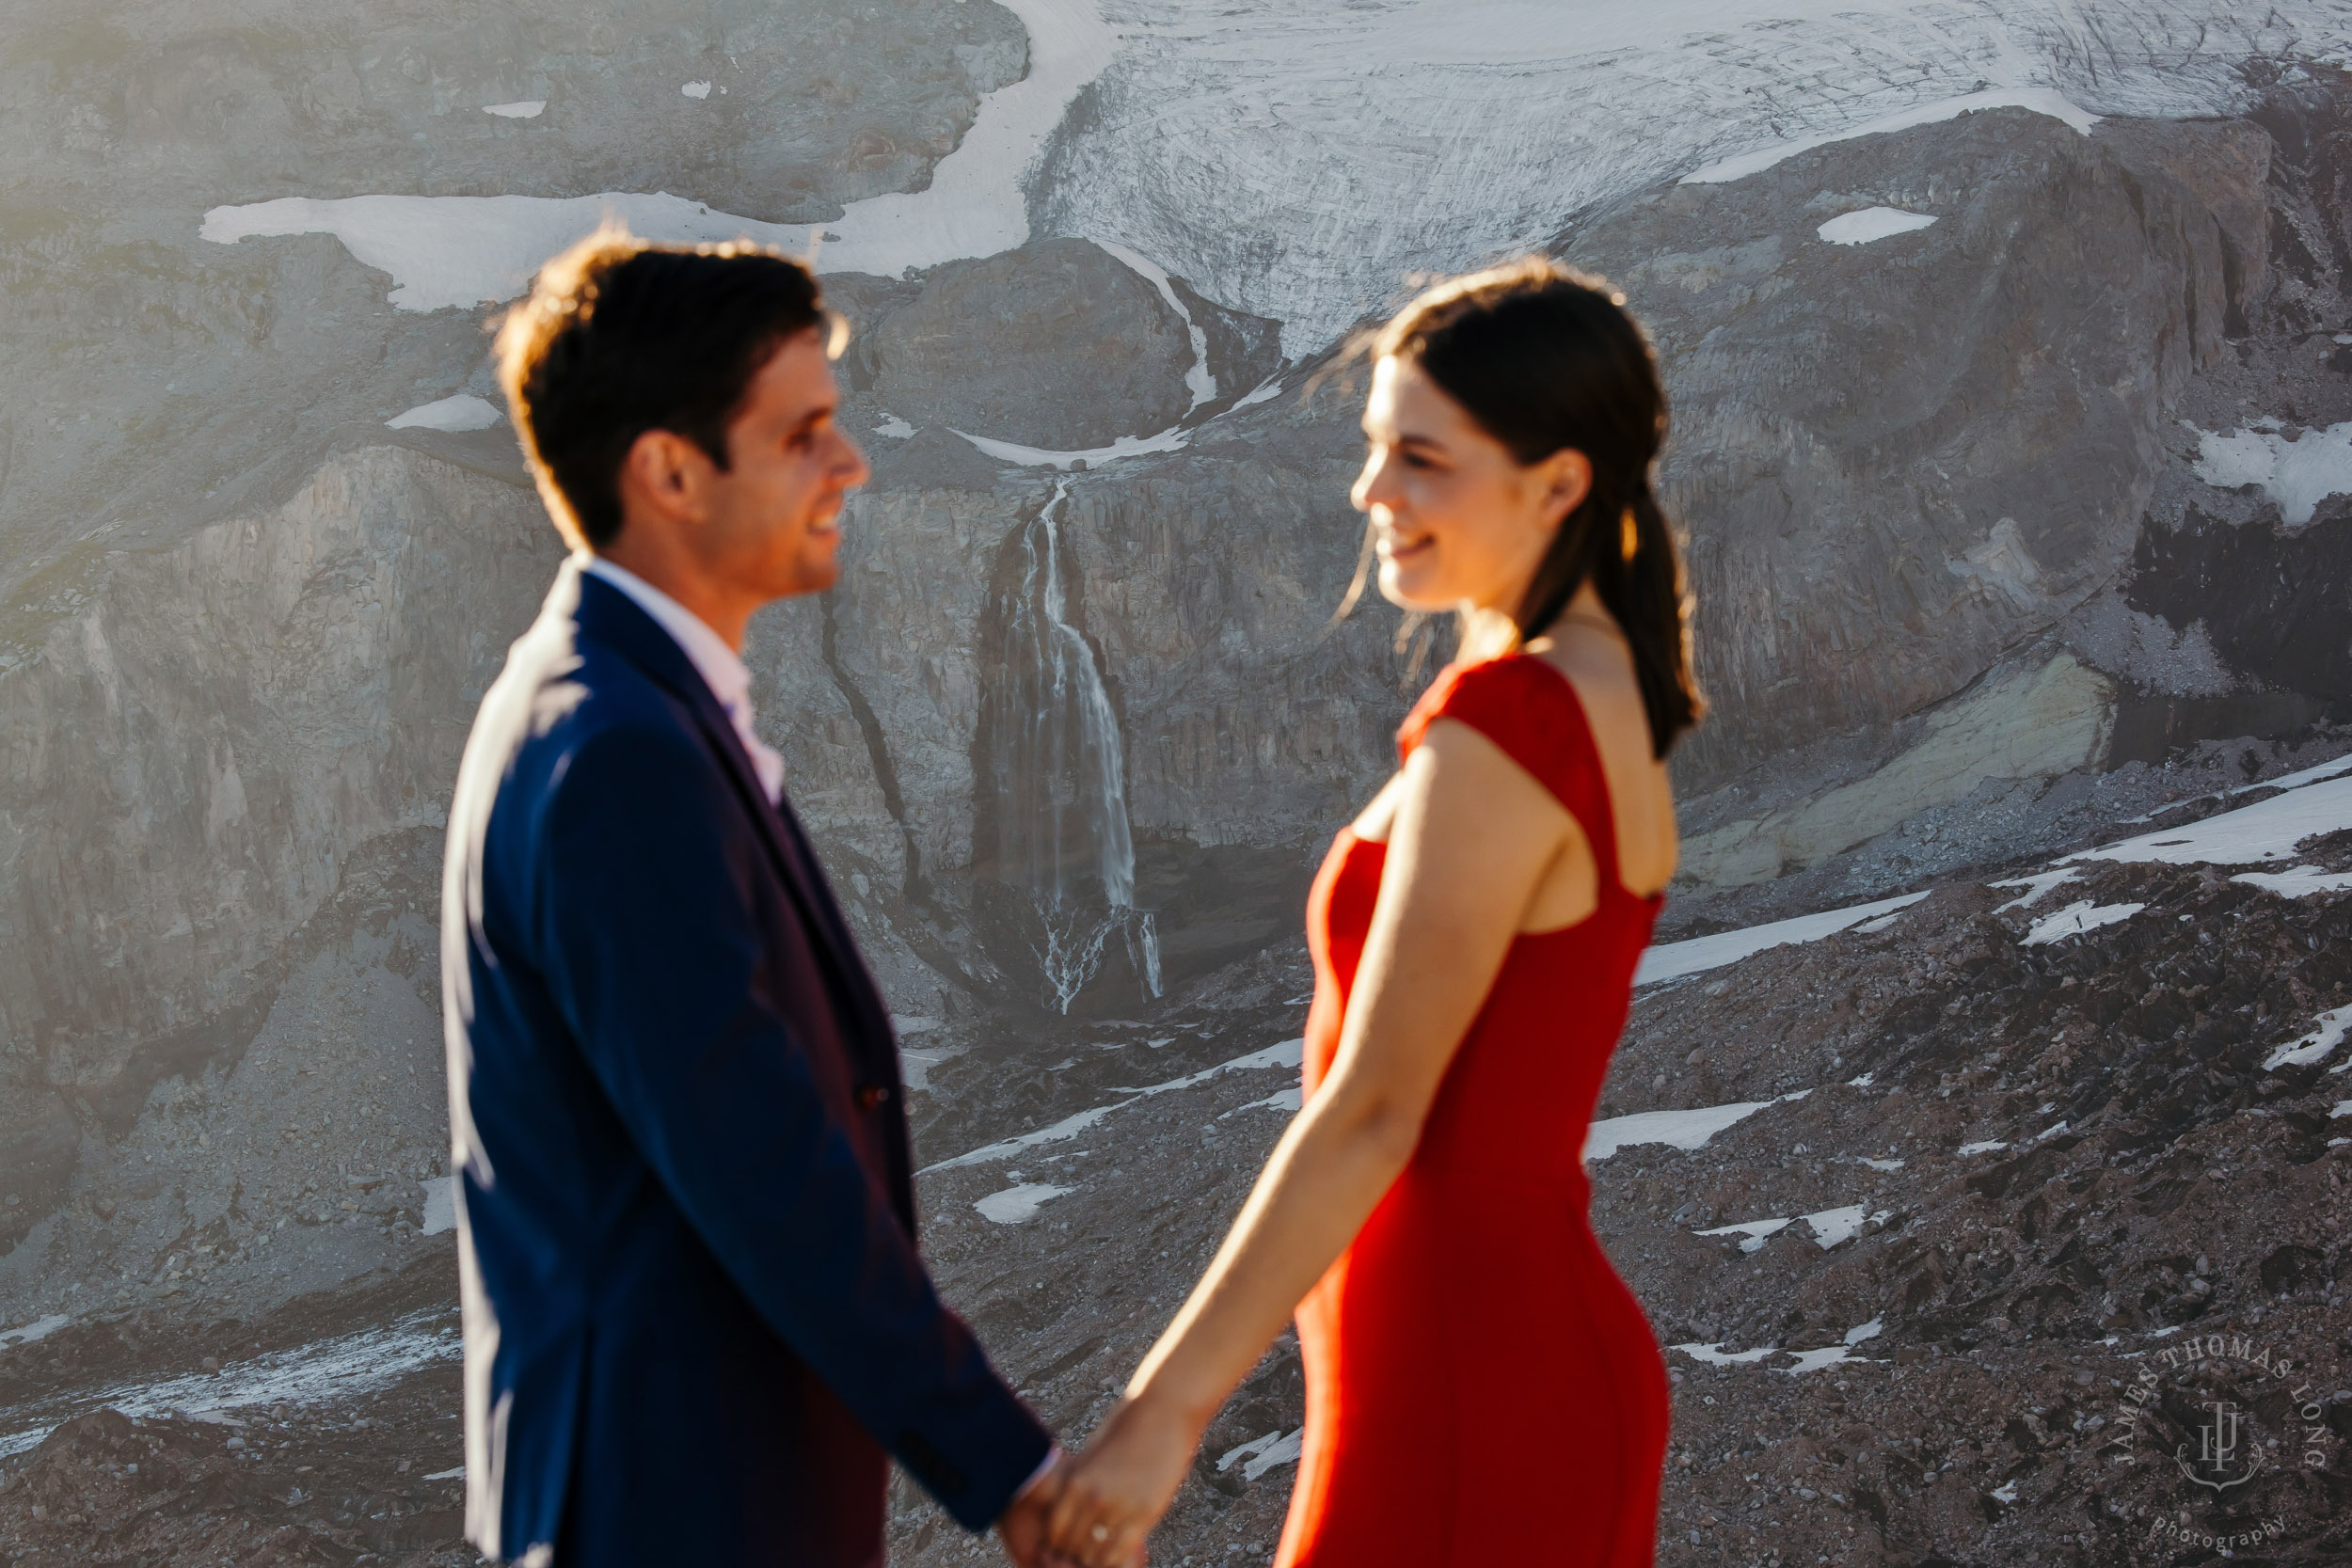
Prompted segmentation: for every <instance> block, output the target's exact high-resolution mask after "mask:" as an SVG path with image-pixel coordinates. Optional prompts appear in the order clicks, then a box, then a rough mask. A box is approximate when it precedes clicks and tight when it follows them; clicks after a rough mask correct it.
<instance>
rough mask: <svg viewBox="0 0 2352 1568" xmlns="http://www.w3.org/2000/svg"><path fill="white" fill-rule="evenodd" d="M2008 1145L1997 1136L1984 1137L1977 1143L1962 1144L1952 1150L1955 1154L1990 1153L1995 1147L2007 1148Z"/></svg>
mask: <svg viewBox="0 0 2352 1568" xmlns="http://www.w3.org/2000/svg"><path fill="white" fill-rule="evenodd" d="M2008 1147H2009V1145H2007V1144H2005V1143H2003V1142H2002V1141H2001V1140H2000V1139H1998V1138H1986V1139H1984V1140H1983V1141H1981V1142H1979V1143H1973V1144H1962V1145H1961V1146H1960V1147H1959V1148H1956V1149H1954V1150H1953V1151H1952V1152H1953V1153H1955V1154H1990V1153H1992V1152H1993V1151H1994V1149H1996V1148H2008Z"/></svg>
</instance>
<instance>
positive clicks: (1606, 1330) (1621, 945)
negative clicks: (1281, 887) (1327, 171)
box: [1275, 654, 1668, 1568]
mask: <svg viewBox="0 0 2352 1568" xmlns="http://www.w3.org/2000/svg"><path fill="white" fill-rule="evenodd" d="M1438 718H1446V719H1455V720H1459V721H1462V722H1464V723H1467V724H1469V725H1470V726H1471V727H1472V728H1474V729H1476V730H1478V731H1479V732H1480V733H1481V734H1483V735H1485V736H1486V737H1487V738H1488V739H1490V740H1492V741H1494V742H1495V743H1496V744H1497V745H1499V746H1501V747H1502V749H1503V751H1505V752H1508V753H1509V754H1510V756H1511V758H1512V759H1513V760H1514V761H1515V762H1517V763H1518V765H1519V766H1520V767H1521V768H1525V769H1527V771H1528V772H1529V773H1530V774H1532V775H1534V777H1535V778H1536V779H1537V780H1539V781H1541V782H1542V783H1543V784H1545V785H1546V786H1547V787H1548V788H1549V789H1550V790H1551V792H1552V794H1553V795H1555V796H1557V797H1558V798H1559V800H1560V803H1561V804H1562V805H1564V806H1565V807H1566V808H1567V810H1568V812H1569V813H1570V815H1572V816H1575V818H1576V819H1577V821H1578V823H1579V824H1580V825H1581V827H1582V828H1583V830H1584V835H1585V838H1586V839H1587V840H1588V841H1589V842H1590V843H1591V845H1592V847H1593V856H1594V859H1595V860H1596V861H1597V863H1598V869H1599V882H1600V903H1599V908H1598V909H1597V910H1596V911H1594V912H1593V914H1592V915H1591V916H1589V917H1588V918H1586V919H1584V920H1581V921H1579V922H1578V923H1577V924H1576V925H1574V926H1570V927H1564V928H1562V929H1559V930H1553V931H1544V932H1538V933H1535V934H1532V935H1531V934H1527V933H1524V932H1522V933H1521V934H1519V935H1518V936H1517V937H1516V938H1514V939H1513V941H1512V943H1511V949H1510V952H1509V955H1508V956H1507V957H1506V958H1504V960H1503V964H1502V972H1501V973H1500V974H1497V975H1496V977H1495V982H1494V988H1493V990H1490V991H1489V992H1488V993H1487V996H1486V1003H1485V1005H1484V1006H1482V1007H1481V1008H1480V1009H1479V1013H1478V1016H1477V1018H1476V1019H1475V1020H1474V1021H1473V1022H1471V1024H1470V1032H1469V1033H1468V1034H1467V1035H1465V1036H1464V1037H1463V1038H1462V1043H1461V1047H1460V1049H1459V1050H1458V1051H1457V1052H1456V1053H1455V1055H1454V1060H1453V1063H1452V1065H1451V1066H1450V1067H1449V1068H1448V1069H1447V1071H1446V1075H1445V1078H1444V1080H1443V1081H1442V1083H1441V1084H1440V1085H1439V1087H1438V1097H1437V1101H1436V1102H1435V1104H1434V1105H1433V1106H1432V1107H1431V1110H1430V1113H1429V1119H1428V1121H1427V1123H1426V1124H1425V1125H1424V1127H1423V1128H1422V1135H1421V1143H1420V1145H1419V1146H1418V1147H1417V1148H1416V1149H1415V1150H1414V1154H1413V1158H1412V1162H1411V1164H1408V1165H1407V1166H1406V1169H1405V1172H1404V1174H1403V1175H1401V1176H1399V1177H1398V1178H1397V1180H1396V1183H1395V1185H1394V1186H1392V1187H1391V1188H1390V1189H1389V1192H1388V1195H1387V1196H1385V1197H1383V1198H1382V1199H1381V1200H1380V1203H1379V1206H1378V1207H1377V1208H1375V1210H1374V1211H1373V1212H1372V1216H1371V1218H1369V1219H1368V1220H1366V1221H1365V1223H1364V1227H1363V1229H1362V1230H1361V1231H1359V1232H1358V1234H1357V1237H1356V1240H1355V1241H1354V1242H1353V1243H1351V1244H1350V1245H1349V1247H1348V1249H1347V1251H1345V1252H1344V1253H1343V1254H1341V1256H1340V1258H1339V1260H1338V1261H1337V1262H1335V1263H1333V1264H1332V1265H1331V1269H1330V1272H1329V1273H1327V1274H1326V1275H1324V1276H1323V1278H1322V1280H1321V1281H1319V1282H1318V1283H1317V1284H1316V1286H1315V1288H1314V1289H1313V1291H1311V1292H1309V1294H1308V1295H1307V1298H1306V1299H1305V1300H1304V1301H1302V1302H1301V1303H1300V1304H1299V1307H1298V1313H1297V1319H1298V1344H1299V1351H1300V1354H1301V1356H1302V1358H1303V1360H1304V1362H1305V1367H1306V1378H1307V1430H1306V1436H1305V1439H1304V1443H1303V1448H1302V1451H1301V1453H1300V1456H1299V1463H1298V1481H1297V1484H1296V1487H1295V1490H1294V1491H1293V1493H1292V1495H1291V1507H1290V1518H1289V1521H1288V1524H1287V1525H1286V1527H1285V1528H1284V1529H1283V1532H1282V1544H1281V1548H1280V1550H1279V1553H1278V1554H1277V1555H1276V1558H1275V1564H1276V1568H1384V1565H1391V1564H1392V1565H1394V1568H1441V1565H1446V1564H1458V1565H1462V1568H1470V1565H1472V1564H1475V1565H1477V1568H1502V1565H1506V1564H1507V1565H1510V1568H1529V1565H1534V1564H1557V1565H1571V1564H1572V1565H1574V1568H1650V1564H1651V1562H1652V1560H1653V1554H1654V1551H1655V1547H1656V1544H1657V1529H1658V1494H1659V1482H1660V1478H1661V1473H1662V1468H1663V1465H1664V1462H1665V1453H1666V1432H1667V1420H1668V1396H1667V1381H1666V1365H1665V1357H1664V1356H1663V1355H1662V1354H1661V1353H1660V1351H1659V1347H1658V1338H1657V1336H1656V1334H1655V1333H1654V1332H1653V1331H1652V1330H1651V1328H1650V1324H1649V1320H1648V1319H1647V1318H1646V1317H1645V1316H1644V1314H1643V1312H1642V1308H1641V1307H1640V1305H1639V1304H1638V1303H1636V1302H1635V1300H1634V1299H1633V1293H1632V1292H1631V1291H1629V1290H1628V1289H1627V1288H1626V1284H1625V1281H1624V1280H1622V1279H1620V1278H1619V1277H1618V1275H1617V1272H1616V1270H1615V1269H1614V1268H1613V1267H1612V1266H1611V1264H1610V1261H1609V1258H1608V1255H1607V1254H1606V1253H1604V1252H1603V1251H1602V1250H1601V1246H1600V1242H1599V1240H1598V1239H1597V1237H1595V1236H1594V1234H1593V1228H1592V1222H1591V1219H1590V1217H1589V1215H1588V1213H1587V1209H1588V1206H1589V1204H1590V1200H1591V1196H1592V1187H1591V1183H1590V1182H1589V1181H1588V1180H1586V1177H1585V1174H1584V1165H1583V1149H1584V1134H1585V1129H1586V1127H1587V1126H1588V1125H1589V1123H1590V1122H1591V1120H1592V1115H1593V1107H1594V1104H1595V1103H1596V1101H1597V1100H1598V1098H1599V1094H1600V1085H1601V1079H1602V1077H1603V1075H1604V1074H1605V1073H1606V1072H1607V1070H1608V1067H1609V1057H1610V1053H1612V1052H1613V1051H1614V1050H1615V1049H1616V1043H1617V1037H1618V1035H1619V1033H1620V1032H1621V1031H1622V1030H1623V1028H1624V1026H1625V1019H1626V1012H1627V1009H1628V1007H1629V1005H1630V1002H1631V997H1632V990H1633V967H1634V963H1635V961H1636V960H1637V959H1638V958H1640V957H1641V953H1642V949H1643V948H1644V947H1645V946H1647V945H1648V943H1649V937H1650V927H1651V924H1652V922H1653V921H1654V920H1655V919H1656V916H1657V912H1658V909H1659V905H1660V904H1661V902H1662V895H1653V896H1651V897H1649V898H1646V899H1645V898H1636V897H1635V896H1634V895H1632V894H1630V893H1629V892H1627V891H1626V889H1625V886H1624V884H1623V883H1622V882H1620V881H1619V880H1618V879H1617V844H1616V831H1615V823H1614V820H1613V817H1612V816H1611V812H1610V804H1609V789H1608V784H1607V782H1606V780H1605V779H1604V777H1603V775H1602V773H1601V766H1600V755H1599V752H1597V750H1596V749H1595V747H1594V743H1593V736H1592V731H1591V729H1590V728H1589V726H1588V725H1587V724H1586V722H1585V719H1584V709H1583V705H1582V704H1581V702H1580V701H1579V700H1578V698H1577V695H1576V689H1575V688H1574V687H1573V686H1571V685H1569V683H1568V681H1567V678H1566V677H1565V675H1563V674H1561V673H1559V672H1558V671H1557V670H1555V669H1553V668H1552V667H1551V666H1550V665H1549V664H1546V663H1545V662H1543V660H1541V659H1539V658H1535V657H1531V656H1528V655H1524V654H1511V655H1505V656H1504V657H1501V658H1497V659H1491V660H1487V661H1485V662H1481V663H1476V664H1469V665H1460V664H1457V665H1454V666H1451V667H1449V668H1448V669H1447V670H1446V671H1444V673H1441V674H1440V675H1439V676H1438V680H1437V682H1436V684H1434V685H1433V686H1431V687H1430V689H1429V690H1428V691H1427V692H1426V693H1425V694H1424V695H1423V696H1422V699H1421V701H1420V702H1419V703H1418V704H1416V705H1414V707H1413V710H1412V713H1411V715H1410V717H1408V718H1407V719H1406V721H1405V726H1404V728H1403V729H1402V730H1400V731H1398V733H1397V742H1398V751H1399V753H1400V754H1401V755H1403V756H1410V755H1411V754H1412V750H1413V748H1414V746H1416V745H1417V744H1419V742H1420V740H1421V737H1422V734H1423V732H1425V731H1426V730H1427V728H1428V726H1429V724H1430V722H1431V721H1434V720H1436V719H1438ZM1387 849H1388V847H1387V846H1386V845H1382V844H1368V843H1365V842H1364V841H1363V840H1361V839H1359V838H1357V837H1356V836H1355V835H1354V834H1353V833H1352V832H1346V831H1345V830H1343V831H1342V832H1341V833H1340V835H1339V838H1338V840H1337V842H1335V843H1334V844H1333V845H1332V847H1331V852H1330V855H1329V856H1328V857H1327V859H1326V860H1325V861H1324V863H1323V869H1322V871H1321V873H1320V874H1319V875H1318V876H1317V877H1316V879H1315V883H1314V889H1313V892H1312V893H1311V894H1310V895H1309V897H1308V904H1307V936H1308V944H1309V947H1310V949H1311V952H1312V954H1313V958H1314V965H1315V996H1314V1006H1313V1008H1312V1010H1311V1012H1310V1013H1309V1014H1308V1018H1307V1043H1306V1056H1305V1073H1304V1076H1305V1085H1306V1092H1307V1094H1308V1095H1309V1096H1312V1095H1313V1093H1314V1092H1315V1088H1316V1085H1319V1084H1320V1083H1321V1082H1322V1080H1323V1077H1324V1075H1325V1074H1326V1073H1327V1072H1328V1071H1329V1070H1330V1067H1331V1060H1332V1056H1333V1054H1334V1053H1336V1051H1337V1050H1338V1047H1339V1039H1340V1024H1341V1021H1342V1019H1343V1017H1344V1016H1345V1013H1346V1010H1347V998H1348V990H1349V987H1350V986H1351V985H1352V984H1353V983H1354V981H1355V978H1356V966H1357V963H1358V961H1359V959H1360V958H1362V956H1363V947H1364V938H1365V935H1366V933H1367V931H1368V930H1369V929H1370V927H1371V925H1372V911H1373V902H1374V900H1375V897H1377V895H1378V894H1379V891H1380V870H1381V864H1382V863H1383V861H1384V859H1385V858H1386V855H1387Z"/></svg>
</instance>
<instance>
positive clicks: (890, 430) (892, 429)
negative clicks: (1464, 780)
mask: <svg viewBox="0 0 2352 1568" xmlns="http://www.w3.org/2000/svg"><path fill="white" fill-rule="evenodd" d="M874 434H875V435H877V436H889V437H890V438H891V439H892V440H894V441H904V440H907V439H909V438H910V437H912V436H914V426H913V425H911V424H909V423H907V422H906V420H902V419H900V418H898V415H896V414H892V413H889V412H887V411H885V412H884V413H883V415H882V420H881V422H880V423H878V424H876V425H875V426H874Z"/></svg>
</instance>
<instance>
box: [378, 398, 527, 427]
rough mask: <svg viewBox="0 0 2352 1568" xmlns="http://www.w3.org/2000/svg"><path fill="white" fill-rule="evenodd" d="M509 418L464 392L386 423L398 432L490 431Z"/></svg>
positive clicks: (422, 405) (487, 403) (422, 404)
mask: <svg viewBox="0 0 2352 1568" xmlns="http://www.w3.org/2000/svg"><path fill="white" fill-rule="evenodd" d="M505 418H506V416H505V415H503V414H501V413H500V412H499V411H498V407H497V405H496V404H492V403H490V402H489V401H488V400H486V399H484V398H478V397H476V396H474V395H473V394H472V393H471V392H460V393H458V394H457V395H456V396H455V397H451V398H442V399H440V400H439V401H437V402H435V403H421V404H417V406H415V407H414V408H411V409H409V410H408V411H407V412H406V413H405V414H395V415H393V416H392V417H391V418H390V419H389V420H385V421H384V422H385V423H386V424H388V425H389V426H391V427H392V428H393V429H394V430H449V431H458V430H487V429H489V428H490V427H491V426H492V425H494V424H497V423H499V422H500V421H501V420H504V419H505Z"/></svg>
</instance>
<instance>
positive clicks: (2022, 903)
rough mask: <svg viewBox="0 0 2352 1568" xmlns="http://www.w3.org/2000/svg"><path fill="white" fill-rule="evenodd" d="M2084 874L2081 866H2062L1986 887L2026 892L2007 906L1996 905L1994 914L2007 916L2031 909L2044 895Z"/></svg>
mask: <svg viewBox="0 0 2352 1568" xmlns="http://www.w3.org/2000/svg"><path fill="white" fill-rule="evenodd" d="M2082 874H2083V868H2082V867H2081V866H2079V865H2067V866H2060V867H2059V868H2058V870H2056V871H2041V872H2036V873H2035V874H2034V875H2033V876H2030V877H2012V878H2011V879H2009V880H2008V881H2006V882H1988V883H1987V884H1985V885H1986V886H1988V887H2022V888H2024V889H2025V890H2026V892H2025V893H2024V894H2023V895H2021V896H2019V897H2015V898H2012V899H2010V901H2009V902H2008V903H2006V904H2000V905H1996V906H1995V907H1994V911H1993V912H1994V914H2005V913H2007V912H2008V911H2010V910H2022V909H2026V908H2029V907H2031V906H2032V905H2033V904H2034V903H2035V902H2036V901H2037V900H2038V899H2040V898H2041V896H2042V895H2043V894H2045V893H2047V892H2049V891H2050V890H2051V889H2052V888H2055V887H2062V886H2064V885H2065V884H2066V883H2068V882H2071V881H2074V880H2075V879H2077V878H2079V877H2081V876H2082Z"/></svg>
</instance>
